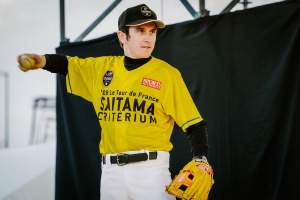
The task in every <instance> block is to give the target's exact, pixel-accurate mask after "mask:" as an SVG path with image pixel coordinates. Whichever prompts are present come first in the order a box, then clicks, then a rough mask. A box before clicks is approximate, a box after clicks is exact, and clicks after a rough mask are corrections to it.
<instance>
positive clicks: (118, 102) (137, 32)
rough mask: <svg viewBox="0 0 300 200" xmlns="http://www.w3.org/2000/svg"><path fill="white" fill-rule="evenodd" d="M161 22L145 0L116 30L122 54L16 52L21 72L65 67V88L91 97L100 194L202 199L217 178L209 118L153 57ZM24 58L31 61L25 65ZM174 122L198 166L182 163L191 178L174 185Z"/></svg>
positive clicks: (174, 73) (109, 199)
mask: <svg viewBox="0 0 300 200" xmlns="http://www.w3.org/2000/svg"><path fill="white" fill-rule="evenodd" d="M164 27H165V25H164V23H163V22H162V21H159V20H157V17H156V14H155V13H154V12H153V11H152V10H151V9H150V8H149V7H148V6H146V5H145V4H141V5H138V6H135V7H131V8H128V9H127V10H125V11H124V12H123V13H122V14H121V15H120V17H119V21H118V28H119V31H118V32H117V36H118V39H119V41H120V45H121V46H122V48H123V50H124V56H103V57H90V58H85V59H82V58H78V57H70V56H62V55H49V54H46V55H37V54H23V55H20V56H19V57H18V62H19V64H20V66H19V67H20V69H21V70H22V71H28V70H31V69H39V68H43V69H45V70H48V71H50V72H55V73H61V74H65V75H66V85H67V91H68V92H69V93H71V94H74V95H78V96H80V97H82V98H84V99H86V100H87V101H89V102H91V103H92V104H93V106H94V109H95V112H96V114H97V117H98V120H99V123H100V126H101V129H102V131H101V132H102V134H101V142H100V144H99V150H100V153H101V154H102V176H101V199H102V200H114V199H122V200H126V199H143V200H145V199H149V200H150V199H151V200H153V199H155V200H160V199H161V200H165V199H175V197H174V196H172V195H170V194H173V195H176V196H177V197H181V198H184V199H203V200H204V199H207V196H208V192H209V190H210V188H211V185H212V184H213V179H212V169H211V168H210V165H209V164H208V162H207V159H206V156H207V148H208V145H207V133H206V128H205V122H204V120H203V119H202V117H201V115H200V114H199V112H198V110H197V108H196V106H195V104H194V102H193V100H192V98H191V96H190V94H189V92H188V89H187V88H186V85H185V83H184V81H183V79H182V77H181V74H180V72H179V71H178V70H177V69H176V68H174V67H172V66H170V65H169V64H168V63H166V62H164V61H162V60H160V59H157V58H155V57H153V56H151V54H152V52H153V49H154V46H155V41H156V34H157V29H158V28H164ZM24 57H25V58H27V59H29V60H31V63H32V64H28V63H27V64H26V63H25V61H24V60H26V59H24ZM32 61H33V62H32ZM29 63H30V62H29ZM174 122H176V123H177V124H178V125H179V126H180V127H181V128H182V130H183V132H185V134H186V135H187V138H188V139H189V140H190V142H191V146H192V151H193V156H194V158H193V159H194V160H193V162H192V163H193V165H195V166H198V168H197V169H196V171H193V170H184V173H186V172H188V173H189V174H187V177H181V179H180V180H176V179H175V180H174V181H173V182H172V184H170V182H171V177H170V172H169V151H170V150H171V149H172V144H171V142H170V137H171V133H172V130H173V126H174ZM197 173H200V174H201V173H202V175H203V177H205V184H202V183H200V182H198V183H195V184H194V182H195V180H196V178H194V176H195V177H197V176H198V175H197ZM202 175H200V176H202ZM182 180H185V181H186V182H187V184H185V181H183V182H182ZM203 180H204V179H203ZM203 180H202V181H203ZM189 182H190V183H189ZM168 184H170V185H168ZM197 184H198V185H197ZM167 185H168V186H167ZM165 186H167V191H168V193H170V194H168V193H167V192H166V191H165ZM177 186H178V187H177ZM187 188H192V189H191V190H193V193H192V192H188V193H190V194H189V195H190V196H187V195H185V194H184V193H187V191H189V189H187ZM179 190H180V191H179ZM200 190H204V192H202V193H203V194H201V195H202V196H201V197H200V196H199V195H198V197H197V195H196V194H195V193H197V192H198V191H200ZM178 193H179V194H178Z"/></svg>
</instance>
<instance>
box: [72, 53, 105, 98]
mask: <svg viewBox="0 0 300 200" xmlns="http://www.w3.org/2000/svg"><path fill="white" fill-rule="evenodd" d="M67 58H68V74H67V76H66V86H67V92H68V93H71V94H74V95H77V96H80V97H82V98H84V99H86V100H87V101H90V102H91V101H92V94H93V88H94V81H95V79H96V75H97V70H96V66H97V64H96V63H97V62H96V61H97V60H98V59H99V58H93V57H90V58H78V57H69V56H68V57H67Z"/></svg>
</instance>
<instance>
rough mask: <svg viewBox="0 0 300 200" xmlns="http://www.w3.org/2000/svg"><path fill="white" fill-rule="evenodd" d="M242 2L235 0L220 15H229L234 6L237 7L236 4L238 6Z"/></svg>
mask: <svg viewBox="0 0 300 200" xmlns="http://www.w3.org/2000/svg"><path fill="white" fill-rule="evenodd" d="M239 2H240V0H233V1H231V2H230V3H229V4H228V5H227V6H226V8H225V9H224V10H222V12H221V13H220V14H224V13H228V12H230V11H231V10H232V8H234V6H236V4H238V3H239Z"/></svg>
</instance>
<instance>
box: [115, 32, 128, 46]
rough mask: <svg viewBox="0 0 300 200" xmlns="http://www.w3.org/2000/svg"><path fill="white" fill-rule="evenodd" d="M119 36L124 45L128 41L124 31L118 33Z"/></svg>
mask: <svg viewBox="0 0 300 200" xmlns="http://www.w3.org/2000/svg"><path fill="white" fill-rule="evenodd" d="M117 35H118V38H119V41H120V42H121V43H122V44H124V42H125V40H126V34H125V33H124V32H122V31H118V32H117Z"/></svg>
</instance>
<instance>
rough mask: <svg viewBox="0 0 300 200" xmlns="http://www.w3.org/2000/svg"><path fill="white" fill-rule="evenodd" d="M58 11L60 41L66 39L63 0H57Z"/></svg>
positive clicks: (62, 41)
mask: <svg viewBox="0 0 300 200" xmlns="http://www.w3.org/2000/svg"><path fill="white" fill-rule="evenodd" d="M59 13H60V15H59V16H60V42H61V43H64V42H66V41H67V39H66V32H65V27H66V25H65V0H59Z"/></svg>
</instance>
